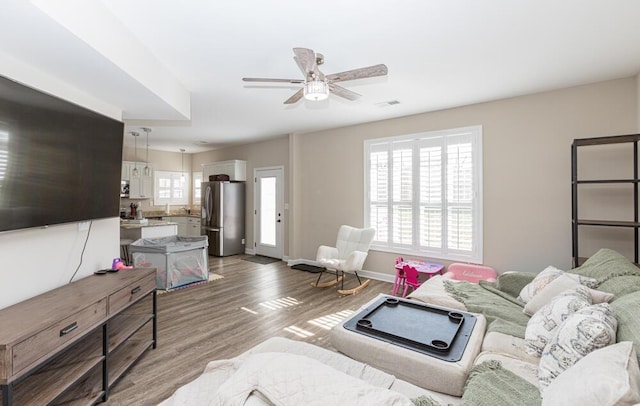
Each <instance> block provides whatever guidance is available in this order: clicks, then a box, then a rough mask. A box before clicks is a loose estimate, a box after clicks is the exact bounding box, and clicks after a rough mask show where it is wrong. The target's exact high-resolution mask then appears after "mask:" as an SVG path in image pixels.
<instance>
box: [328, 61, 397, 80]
mask: <svg viewBox="0 0 640 406" xmlns="http://www.w3.org/2000/svg"><path fill="white" fill-rule="evenodd" d="M386 74H387V65H385V64H380V65H373V66H367V67H366V68H360V69H354V70H348V71H345V72H340V73H332V74H331V75H327V80H328V81H329V82H343V81H345V80H354V79H364V78H372V77H375V76H384V75H386Z"/></svg>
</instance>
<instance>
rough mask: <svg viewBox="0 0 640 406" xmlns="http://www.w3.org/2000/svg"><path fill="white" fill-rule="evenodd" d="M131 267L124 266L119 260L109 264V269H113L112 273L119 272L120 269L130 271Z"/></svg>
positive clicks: (116, 259)
mask: <svg viewBox="0 0 640 406" xmlns="http://www.w3.org/2000/svg"><path fill="white" fill-rule="evenodd" d="M132 268H133V267H132V266H126V265H125V264H124V263H123V262H122V259H120V258H114V259H113V262H112V263H111V269H113V270H114V271H119V270H121V269H132Z"/></svg>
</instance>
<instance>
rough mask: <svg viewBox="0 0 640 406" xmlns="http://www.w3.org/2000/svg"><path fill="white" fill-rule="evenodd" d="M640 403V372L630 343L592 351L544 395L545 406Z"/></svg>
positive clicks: (563, 374)
mask: <svg viewBox="0 0 640 406" xmlns="http://www.w3.org/2000/svg"><path fill="white" fill-rule="evenodd" d="M638 402H640V370H639V369H638V361H637V358H636V352H635V351H634V349H633V343H631V342H629V341H625V342H621V343H619V344H614V345H610V346H608V347H605V348H601V349H599V350H596V351H593V352H592V353H590V354H588V355H587V356H585V357H584V358H582V359H581V360H579V361H578V362H576V363H575V365H573V366H572V367H571V368H569V369H567V370H566V371H565V372H563V373H562V374H560V375H559V376H558V377H557V378H556V379H555V380H554V381H553V382H551V384H550V385H549V386H548V387H547V389H546V390H545V392H544V396H543V399H542V405H543V406H546V405H548V406H555V405H569V404H575V405H581V406H614V405H633V404H636V403H638Z"/></svg>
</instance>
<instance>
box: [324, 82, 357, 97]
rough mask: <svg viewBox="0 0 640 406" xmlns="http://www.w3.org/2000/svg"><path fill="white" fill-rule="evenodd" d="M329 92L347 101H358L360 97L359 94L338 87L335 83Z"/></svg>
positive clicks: (331, 85)
mask: <svg viewBox="0 0 640 406" xmlns="http://www.w3.org/2000/svg"><path fill="white" fill-rule="evenodd" d="M329 90H330V91H331V93H332V94H335V95H336V96H340V97H344V98H345V99H347V100H357V99H358V98H359V97H360V95H359V94H358V93H356V92H352V91H351V90H349V89H345V88H344V87H342V86H338V85H336V84H333V83H330V84H329Z"/></svg>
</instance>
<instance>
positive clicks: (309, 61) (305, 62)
mask: <svg viewBox="0 0 640 406" xmlns="http://www.w3.org/2000/svg"><path fill="white" fill-rule="evenodd" d="M293 53H294V54H295V55H296V56H294V57H293V59H295V61H296V63H297V64H298V67H299V68H300V70H301V71H302V73H303V74H304V77H305V79H306V78H307V77H308V76H309V74H310V73H311V72H316V71H317V70H318V65H317V64H316V53H315V52H313V50H311V49H308V48H293Z"/></svg>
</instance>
